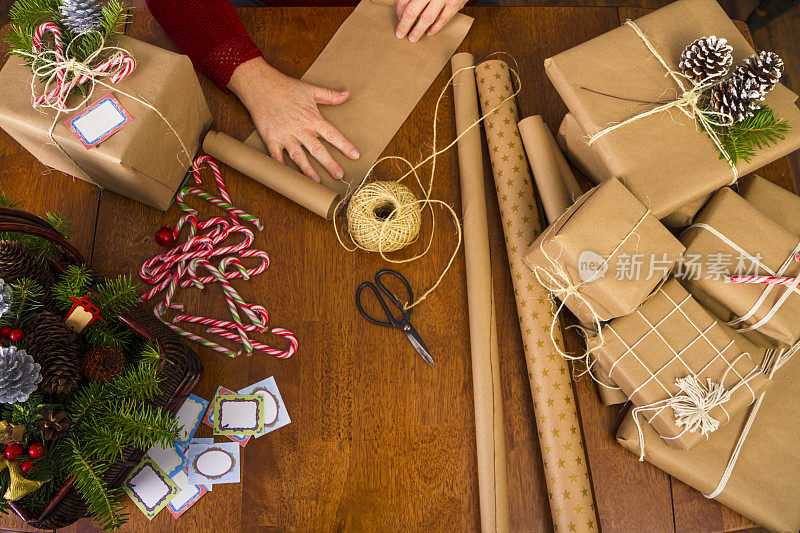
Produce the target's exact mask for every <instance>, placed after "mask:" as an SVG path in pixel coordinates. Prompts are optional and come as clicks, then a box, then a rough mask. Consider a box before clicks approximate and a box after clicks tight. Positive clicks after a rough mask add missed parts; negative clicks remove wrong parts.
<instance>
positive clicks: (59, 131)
mask: <svg viewBox="0 0 800 533" xmlns="http://www.w3.org/2000/svg"><path fill="white" fill-rule="evenodd" d="M116 46H118V47H120V48H123V49H125V50H127V51H128V52H129V53H130V55H131V56H133V58H134V59H135V60H136V68H135V69H134V70H133V72H132V73H131V74H130V75H128V76H127V77H125V78H124V79H123V80H121V81H119V82H118V83H117V84H113V85H112V87H113V88H114V89H115V90H111V89H108V88H106V87H103V86H101V85H97V86H96V87H95V90H94V93H93V94H92V97H91V99H90V100H89V102H88V103H87V106H90V105H91V104H92V103H94V102H96V101H97V100H99V99H101V98H103V97H105V96H106V95H108V94H109V93H111V94H113V95H114V97H115V98H116V99H117V100H118V101H119V103H120V104H121V105H122V107H124V108H125V110H126V111H127V112H128V113H129V114H130V116H131V117H132V120H131V121H130V122H129V123H128V124H126V125H125V126H123V127H122V129H120V130H119V131H117V132H116V133H114V134H113V135H111V136H110V137H109V138H107V139H106V140H104V141H102V142H101V143H100V144H99V145H97V146H95V147H93V148H88V149H87V148H85V147H84V145H83V144H81V142H80V141H79V140H78V137H77V136H76V135H75V134H74V133H73V132H72V131H70V130H69V128H68V127H67V125H66V124H65V121H66V120H67V119H68V118H71V117H73V116H75V115H77V114H78V113H80V112H81V111H83V109H80V110H78V111H75V112H74V113H72V114H71V115H69V116H67V115H65V114H63V113H62V114H61V115H60V116H58V117H57V120H56V112H55V111H54V110H52V109H47V110H45V111H44V112H42V111H40V110H36V109H33V107H32V106H31V85H30V83H31V77H32V72H31V69H30V68H29V67H27V66H25V64H24V63H23V61H22V60H21V59H20V58H19V57H17V56H14V55H12V56H9V58H8V61H7V62H6V64H5V66H4V67H3V69H2V71H0V94H2V95H3V98H2V99H0V127H2V128H3V129H4V130H5V131H6V132H8V134H9V135H11V136H12V137H14V139H16V140H17V142H19V143H20V144H21V145H22V146H24V147H25V148H26V149H27V150H28V151H30V152H31V153H32V154H33V155H34V156H35V157H36V158H37V159H39V161H41V162H42V163H43V164H44V165H46V166H49V167H53V168H55V169H56V170H60V171H61V172H65V173H67V174H70V175H73V176H75V177H78V178H81V179H83V180H86V181H89V182H92V183H94V184H96V185H98V186H100V187H102V188H104V189H108V190H110V191H114V192H116V193H119V194H121V195H123V196H127V197H128V198H132V199H134V200H137V201H139V202H142V203H145V204H147V205H150V206H153V207H156V208H158V209H161V210H166V209H168V208H169V206H170V204H171V203H172V199H173V197H174V196H175V193H176V192H177V190H178V187H180V185H181V183H182V181H183V179H184V177H185V175H186V169H187V168H189V167H190V166H191V164H192V158H193V157H194V155H195V153H196V152H197V150H198V148H199V146H200V142H201V139H202V137H203V134H204V133H205V132H206V131H207V130H208V128H209V126H210V125H211V112H210V111H209V109H208V105H207V104H206V100H205V97H204V96H203V91H202V90H201V89H200V83H199V81H198V80H197V76H196V75H195V72H194V68H193V67H192V63H191V61H190V60H189V58H188V57H186V56H184V55H180V54H176V53H173V52H169V51H167V50H164V49H162V48H158V47H156V46H153V45H150V44H147V43H143V42H141V41H138V40H136V39H131V38H129V37H126V36H122V37H120V39H119V42H118V43H117V45H116ZM122 92H124V93H127V94H129V95H132V96H134V97H135V98H137V99H140V100H143V101H146V102H149V103H150V105H152V106H153V107H155V108H156V109H158V110H159V111H160V112H161V113H162V114H163V116H164V118H165V119H166V120H167V121H169V124H170V125H171V126H172V128H174V130H175V133H173V132H172V131H171V130H170V127H169V125H167V123H166V122H165V121H164V119H162V118H161V117H159V116H158V114H157V113H156V112H154V111H153V110H152V109H149V108H148V107H146V106H145V105H144V104H142V103H140V102H137V101H136V100H133V99H132V98H129V97H127V96H125V95H123V94H122ZM79 102H80V97H79V96H76V95H73V96H71V97H70V98H69V100H68V101H67V104H68V105H77V104H78V103H79ZM84 109H85V108H84ZM54 120H56V123H55V128H54V130H53V139H55V141H56V142H57V143H58V144H59V145H60V146H61V147H62V148H63V150H64V151H65V152H66V153H67V154H69V157H67V156H65V155H64V154H62V153H61V152H60V151H59V149H58V147H57V146H56V145H55V144H54V142H53V140H52V139H50V137H49V136H48V132H49V130H50V128H51V126H52V125H53V121H54ZM179 138H180V141H179V140H178V139H179ZM181 141H182V142H183V145H184V147H185V148H186V150H185V151H184V148H183V147H182V146H181ZM187 152H188V153H187ZM70 157H71V158H72V159H73V161H74V162H73V161H70V159H69V158H70ZM75 163H77V165H76V164H75ZM79 167H80V168H79ZM81 169H83V170H85V172H86V173H87V174H88V175H87V174H85V173H84V172H83V171H81Z"/></svg>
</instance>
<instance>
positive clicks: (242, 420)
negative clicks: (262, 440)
mask: <svg viewBox="0 0 800 533" xmlns="http://www.w3.org/2000/svg"><path fill="white" fill-rule="evenodd" d="M263 426H264V396H262V395H260V394H227V395H220V396H217V397H216V398H214V435H255V434H256V433H259V432H260V431H261V428H262V427H263Z"/></svg>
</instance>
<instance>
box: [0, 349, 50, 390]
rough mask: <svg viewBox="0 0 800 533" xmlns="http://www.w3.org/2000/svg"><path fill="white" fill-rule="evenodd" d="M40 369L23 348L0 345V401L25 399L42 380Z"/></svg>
mask: <svg viewBox="0 0 800 533" xmlns="http://www.w3.org/2000/svg"><path fill="white" fill-rule="evenodd" d="M41 369H42V367H41V366H39V363H35V362H34V361H33V357H31V356H30V355H28V354H27V353H25V350H18V349H17V347H16V346H9V347H5V346H0V403H17V402H24V401H26V400H27V399H28V396H30V395H31V393H32V392H33V391H35V390H36V388H37V385H39V382H40V381H42V374H41V372H40V370H41Z"/></svg>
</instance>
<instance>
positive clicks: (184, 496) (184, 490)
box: [167, 471, 208, 518]
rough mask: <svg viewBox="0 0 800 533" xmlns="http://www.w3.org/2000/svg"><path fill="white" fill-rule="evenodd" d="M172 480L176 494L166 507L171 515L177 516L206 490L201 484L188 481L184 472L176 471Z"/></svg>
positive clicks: (187, 508) (186, 509)
mask: <svg viewBox="0 0 800 533" xmlns="http://www.w3.org/2000/svg"><path fill="white" fill-rule="evenodd" d="M172 481H174V482H175V484H176V485H177V486H178V490H179V491H180V492H178V494H176V495H175V497H174V498H172V500H170V502H169V503H168V504H167V509H168V510H169V512H170V513H172V516H174V517H175V518H178V517H179V516H180V515H182V514H183V513H185V512H186V511H188V510H189V507H191V506H192V505H194V504H195V503H196V502H197V500H199V499H200V498H201V497H202V496H203V495H204V494H205V493H206V492H208V491H207V490H206V488H205V487H204V486H203V485H194V484H192V483H189V476H188V475H186V472H183V471H181V472H178V473H177V474H176V475H175V476H174V477H173V478H172Z"/></svg>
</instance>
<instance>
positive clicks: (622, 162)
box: [545, 0, 800, 218]
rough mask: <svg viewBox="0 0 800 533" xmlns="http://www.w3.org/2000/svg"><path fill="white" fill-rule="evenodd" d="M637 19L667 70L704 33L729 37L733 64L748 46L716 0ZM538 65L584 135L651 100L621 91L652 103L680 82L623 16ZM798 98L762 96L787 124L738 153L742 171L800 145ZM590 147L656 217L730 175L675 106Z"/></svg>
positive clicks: (682, 2)
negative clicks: (757, 146)
mask: <svg viewBox="0 0 800 533" xmlns="http://www.w3.org/2000/svg"><path fill="white" fill-rule="evenodd" d="M636 24H637V25H638V26H639V28H641V30H642V32H643V33H644V35H646V36H647V37H648V39H649V40H650V42H651V43H653V46H654V47H655V48H656V50H657V51H658V52H659V53H660V55H661V56H662V57H663V58H664V60H665V61H666V63H667V64H668V65H669V66H670V67H671V68H673V69H677V63H678V61H679V59H680V54H681V51H682V50H683V48H684V47H685V46H686V45H687V44H689V43H691V42H692V41H694V40H695V39H697V38H698V37H701V36H704V35H716V36H718V37H724V38H726V39H727V40H728V42H729V43H730V44H731V45H732V46H733V57H734V64H738V63H739V62H740V61H741V60H742V59H743V58H745V57H747V56H749V55H750V54H752V53H753V49H752V47H751V46H750V45H749V44H748V43H747V41H746V40H745V38H744V36H743V35H742V34H741V33H740V32H739V30H738V29H737V28H736V26H735V25H734V24H733V22H732V21H731V20H730V19H729V18H728V16H727V15H726V14H725V12H724V11H723V9H722V8H721V7H720V5H719V4H718V3H717V1H716V0H679V1H677V2H674V3H672V4H670V5H668V6H666V7H663V8H661V9H659V10H657V11H655V12H653V13H651V14H648V15H646V16H644V17H642V18H640V19H637V21H636ZM545 69H546V71H547V75H548V77H549V78H550V80H551V81H552V82H553V84H554V85H555V87H556V89H557V90H558V92H559V94H560V95H561V97H562V98H563V99H564V102H565V103H566V105H567V107H568V108H569V110H570V113H571V114H572V115H573V116H574V117H575V119H576V121H577V122H578V124H579V125H580V126H581V128H582V129H583V131H585V132H586V133H587V134H589V135H594V134H596V133H598V132H600V131H601V130H603V129H605V128H607V127H608V126H611V125H613V124H615V123H619V122H621V121H624V120H626V119H628V118H630V117H632V116H634V115H638V114H640V113H642V112H644V111H648V110H650V109H652V107H653V106H652V105H647V104H641V103H640V102H632V101H630V100H626V98H628V99H635V100H641V101H650V102H656V101H663V100H664V99H670V98H674V97H675V95H676V87H677V84H676V83H675V82H674V81H673V79H672V78H671V77H670V76H666V75H665V74H666V69H665V68H664V66H663V65H662V64H661V63H660V62H659V61H658V60H657V59H656V57H655V56H654V55H653V54H652V53H651V51H650V50H649V49H648V48H647V46H646V45H645V43H644V42H643V41H642V39H641V38H640V37H639V36H638V35H637V34H636V33H635V32H634V30H633V29H632V28H631V27H630V26H628V25H623V26H622V27H620V28H617V29H615V30H612V31H610V32H608V33H606V34H603V35H601V36H599V37H596V38H594V39H592V40H590V41H587V42H585V43H583V44H580V45H578V46H576V47H574V48H572V49H570V50H567V51H565V52H562V53H560V54H558V55H557V56H555V57H552V58H550V59H547V60H546V61H545ZM587 89H589V90H587ZM591 91H600V92H603V93H605V95H601V94H597V93H596V92H591ZM608 95H611V96H608ZM796 98H797V95H795V94H794V93H792V92H791V91H789V90H788V89H787V88H786V87H784V86H783V85H778V86H776V87H775V89H774V90H773V91H772V92H770V93H769V94H768V95H767V97H766V101H765V103H766V104H767V105H769V106H770V107H771V108H772V109H773V110H774V111H775V113H776V114H777V115H778V116H780V117H781V118H783V119H786V120H787V121H788V122H789V124H790V125H791V126H792V129H791V130H790V131H789V133H788V134H787V135H786V138H785V139H783V140H781V141H780V142H778V143H777V144H776V145H775V146H773V147H770V148H768V149H761V150H757V151H756V155H755V157H753V158H752V160H751V161H750V162H749V163H747V162H744V161H740V162H739V164H738V167H737V168H738V170H739V175H740V176H744V175H745V174H748V173H749V172H752V171H754V170H756V169H758V168H760V167H762V166H764V165H766V164H767V163H769V162H772V161H774V160H776V159H778V158H779V157H782V156H784V155H786V154H788V153H790V152H792V151H794V150H796V149H797V148H798V147H800V110H798V109H797V106H796V105H795V103H794V102H795V100H796ZM593 146H595V148H596V151H597V153H598V155H599V156H600V157H601V158H602V159H603V162H604V163H605V165H606V166H607V167H608V169H609V171H610V174H611V175H612V176H615V177H618V178H619V179H620V180H621V181H622V182H623V183H624V184H625V186H626V187H628V189H630V190H631V192H632V193H633V194H634V195H635V196H636V197H637V198H639V199H640V200H641V201H642V203H644V204H645V205H647V206H648V207H649V208H650V209H652V210H653V212H654V213H656V215H657V216H658V217H659V218H662V217H664V216H666V215H669V214H671V213H673V212H674V211H676V210H677V209H678V208H680V207H682V206H684V205H686V204H688V203H690V202H692V201H696V200H699V199H701V198H703V197H704V196H707V195H709V194H710V193H712V192H713V191H714V190H716V189H718V188H719V187H721V186H723V185H726V184H728V183H731V182H732V181H733V180H734V178H735V176H734V175H733V172H732V169H731V167H730V165H728V163H727V162H726V161H725V160H724V159H720V158H719V152H718V150H717V148H716V146H714V143H713V142H712V141H711V139H710V138H709V137H708V136H707V135H706V134H705V133H703V132H702V131H700V130H699V128H698V127H697V126H696V124H695V121H694V120H693V119H691V118H689V117H687V116H686V115H684V114H683V113H681V112H679V111H675V112H673V113H669V112H663V113H658V114H655V115H652V116H650V117H647V118H644V119H640V120H636V121H634V122H632V123H630V124H626V125H625V126H623V127H620V128H619V129H617V130H615V131H613V132H612V133H609V134H607V135H605V136H603V137H601V138H599V139H598V140H597V142H596V143H595V144H594V145H593Z"/></svg>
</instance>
